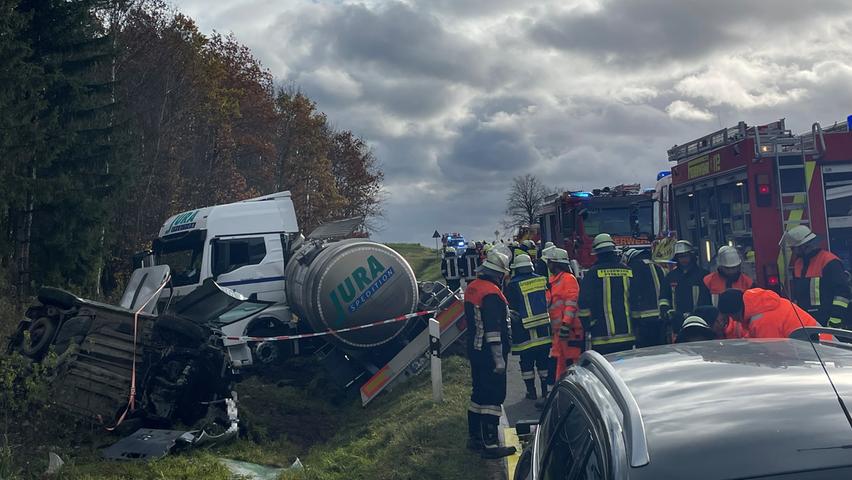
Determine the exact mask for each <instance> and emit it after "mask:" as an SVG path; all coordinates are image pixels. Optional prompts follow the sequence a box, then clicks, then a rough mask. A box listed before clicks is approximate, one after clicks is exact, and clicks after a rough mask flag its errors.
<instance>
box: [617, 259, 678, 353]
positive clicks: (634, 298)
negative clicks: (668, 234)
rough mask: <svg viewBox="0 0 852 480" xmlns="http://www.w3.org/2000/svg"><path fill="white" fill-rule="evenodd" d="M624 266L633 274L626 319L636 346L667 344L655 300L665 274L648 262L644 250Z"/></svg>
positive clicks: (664, 327) (663, 323) (655, 265)
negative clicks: (631, 322)
mask: <svg viewBox="0 0 852 480" xmlns="http://www.w3.org/2000/svg"><path fill="white" fill-rule="evenodd" d="M627 266H628V267H629V268H630V271H631V273H632V274H633V277H632V279H631V281H630V294H629V296H628V299H629V303H630V318H631V319H632V321H633V328H634V331H635V332H636V347H637V348H642V347H650V346H654V345H664V344H666V343H668V342H667V328H666V324H665V322H663V321H662V320H661V319H660V308H659V305H658V303H657V301H658V299H659V298H660V286H661V285H662V282H663V279H664V278H665V273H664V272H663V269H662V268H660V266H659V265H657V264H655V263H654V262H653V261H651V259H650V251H648V250H644V251H642V252H640V253H637V254H635V255H633V257H632V258H630V261H629V263H628V264H627Z"/></svg>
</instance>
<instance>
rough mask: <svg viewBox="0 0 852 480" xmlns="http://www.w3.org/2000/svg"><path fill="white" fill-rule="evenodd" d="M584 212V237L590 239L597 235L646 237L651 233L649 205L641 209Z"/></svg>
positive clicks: (595, 209) (589, 210)
mask: <svg viewBox="0 0 852 480" xmlns="http://www.w3.org/2000/svg"><path fill="white" fill-rule="evenodd" d="M586 212H587V217H586V218H585V220H583V226H584V229H585V231H586V235H588V236H590V237H594V236H595V235H597V234H599V233H608V234H610V235H617V236H625V237H629V236H633V237H648V236H649V235H652V233H653V232H652V230H653V211H652V209H651V205H650V204H648V205H643V206H641V207H639V206H634V207H620V208H589V209H587V210H586Z"/></svg>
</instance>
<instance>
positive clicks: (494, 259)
mask: <svg viewBox="0 0 852 480" xmlns="http://www.w3.org/2000/svg"><path fill="white" fill-rule="evenodd" d="M476 270H477V272H479V271H482V270H491V271H494V272H497V273H502V274H506V273H509V257H508V256H506V255H505V254H503V253H501V252H498V251H497V250H491V251H489V252H488V255H486V256H485V261H484V262H482V265H480V266H479V267H478V268H477V269H476Z"/></svg>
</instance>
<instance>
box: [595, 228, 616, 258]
mask: <svg viewBox="0 0 852 480" xmlns="http://www.w3.org/2000/svg"><path fill="white" fill-rule="evenodd" d="M612 251H615V242H613V241H612V237H611V236H610V235H609V234H608V233H599V234H598V235H597V236H596V237H595V239H594V241H592V252H593V253H595V254H597V253H603V252H612Z"/></svg>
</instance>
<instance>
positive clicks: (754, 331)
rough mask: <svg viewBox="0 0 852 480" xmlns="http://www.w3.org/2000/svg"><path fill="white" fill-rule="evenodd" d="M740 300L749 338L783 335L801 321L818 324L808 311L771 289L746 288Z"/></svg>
mask: <svg viewBox="0 0 852 480" xmlns="http://www.w3.org/2000/svg"><path fill="white" fill-rule="evenodd" d="M743 304H744V305H745V307H744V309H743V326H745V327H746V328H747V329H748V336H749V338H787V337H788V336H789V335H790V333H791V332H792V331H794V330H796V329H798V328H801V327H802V326H803V325H804V326H808V327H816V326H819V324H818V323H817V321H816V320H815V319H814V317H812V316H810V315H809V314H808V312H806V311H804V310H803V309H801V308H799V306H798V305H796V304H794V303H793V302H791V301H790V300H787V299H784V298H781V297H780V296H779V295H778V294H777V293H775V292H773V291H772V290H764V289H762V288H752V289H751V290H746V291H745V292H743Z"/></svg>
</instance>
